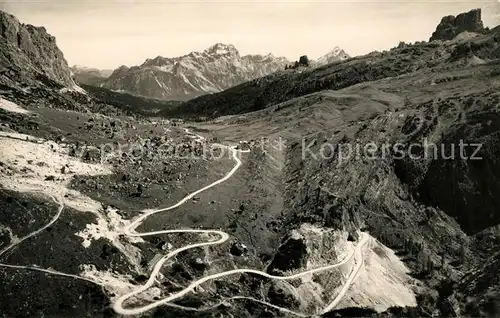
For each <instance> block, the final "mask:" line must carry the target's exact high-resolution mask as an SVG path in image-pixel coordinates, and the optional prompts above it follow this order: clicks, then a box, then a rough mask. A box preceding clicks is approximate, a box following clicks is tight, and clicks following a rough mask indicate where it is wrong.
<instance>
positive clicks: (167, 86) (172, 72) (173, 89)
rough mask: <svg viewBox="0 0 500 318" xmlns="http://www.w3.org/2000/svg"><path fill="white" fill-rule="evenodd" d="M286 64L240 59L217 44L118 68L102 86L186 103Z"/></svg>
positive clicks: (256, 58)
mask: <svg viewBox="0 0 500 318" xmlns="http://www.w3.org/2000/svg"><path fill="white" fill-rule="evenodd" d="M287 62H288V61H287V60H286V59H285V58H282V57H274V56H273V55H272V54H268V55H245V56H240V54H239V52H238V50H237V49H236V48H235V47H234V46H233V45H230V44H229V45H226V44H221V43H217V44H215V45H213V46H211V47H209V48H207V49H206V50H204V51H203V52H191V53H189V54H187V55H184V56H181V57H175V58H166V57H162V56H158V57H156V58H154V59H148V60H146V61H145V62H144V63H143V64H142V65H140V66H134V67H131V68H127V67H126V66H122V67H120V68H118V69H117V70H115V72H113V74H112V75H111V76H110V77H109V78H108V79H107V80H106V81H105V82H104V83H103V85H102V86H103V87H106V88H109V89H112V90H116V91H124V92H128V93H132V94H136V95H141V96H145V97H152V98H157V99H164V100H187V99H190V98H193V97H196V96H200V95H204V94H210V93H215V92H219V91H222V90H224V89H227V88H229V87H232V86H235V85H238V84H241V83H243V82H246V81H249V80H252V79H254V78H258V77H262V76H265V75H268V74H270V73H273V72H276V71H277V70H280V69H284V67H285V65H286V64H287Z"/></svg>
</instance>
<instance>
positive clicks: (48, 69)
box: [0, 11, 75, 87]
mask: <svg viewBox="0 0 500 318" xmlns="http://www.w3.org/2000/svg"><path fill="white" fill-rule="evenodd" d="M5 71H15V72H22V73H24V74H31V75H36V74H37V73H38V74H43V75H45V76H46V77H47V78H48V79H50V80H52V81H55V82H57V83H59V84H61V85H63V86H66V87H73V86H75V83H74V81H73V79H72V78H71V73H70V70H69V67H68V63H67V62H66V60H65V59H64V55H63V53H62V52H61V50H59V48H58V47H57V45H56V39H55V37H53V36H52V35H50V34H48V33H47V31H46V30H45V28H44V27H35V26H32V25H29V24H22V23H20V22H19V20H18V19H17V18H16V17H14V16H13V15H10V14H8V13H6V12H3V11H0V72H1V73H3V72H5Z"/></svg>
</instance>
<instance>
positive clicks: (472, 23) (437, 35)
mask: <svg viewBox="0 0 500 318" xmlns="http://www.w3.org/2000/svg"><path fill="white" fill-rule="evenodd" d="M464 31H469V32H476V33H483V32H484V31H485V29H484V26H483V21H482V20H481V9H474V10H471V11H469V12H465V13H461V14H459V15H457V16H456V17H455V16H453V15H449V16H446V17H444V18H442V19H441V22H440V23H439V24H438V26H437V28H436V31H435V32H434V33H432V36H431V38H430V39H429V42H431V41H435V40H445V41H446V40H452V39H453V38H454V37H455V36H457V35H458V34H460V33H462V32H464Z"/></svg>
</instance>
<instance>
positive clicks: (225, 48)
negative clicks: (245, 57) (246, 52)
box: [205, 43, 240, 55]
mask: <svg viewBox="0 0 500 318" xmlns="http://www.w3.org/2000/svg"><path fill="white" fill-rule="evenodd" d="M205 52H206V53H209V54H216V55H227V54H229V55H239V54H240V53H239V52H238V50H237V49H236V47H234V45H232V44H223V43H216V44H214V45H212V46H210V47H209V48H207V49H206V50H205Z"/></svg>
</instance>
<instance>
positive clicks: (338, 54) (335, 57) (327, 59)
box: [316, 46, 350, 65]
mask: <svg viewBox="0 0 500 318" xmlns="http://www.w3.org/2000/svg"><path fill="white" fill-rule="evenodd" d="M349 57H350V56H349V55H348V54H347V53H346V52H345V51H344V50H342V49H341V48H340V47H338V46H335V47H334V48H333V49H332V50H331V51H330V52H328V53H326V54H325V55H323V56H321V57H320V58H318V60H317V61H316V62H317V63H318V64H320V65H324V64H329V63H333V62H336V61H343V60H345V59H348V58H349Z"/></svg>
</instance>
